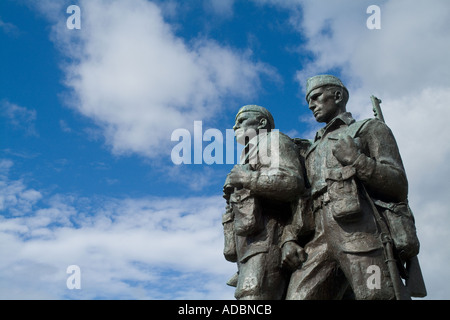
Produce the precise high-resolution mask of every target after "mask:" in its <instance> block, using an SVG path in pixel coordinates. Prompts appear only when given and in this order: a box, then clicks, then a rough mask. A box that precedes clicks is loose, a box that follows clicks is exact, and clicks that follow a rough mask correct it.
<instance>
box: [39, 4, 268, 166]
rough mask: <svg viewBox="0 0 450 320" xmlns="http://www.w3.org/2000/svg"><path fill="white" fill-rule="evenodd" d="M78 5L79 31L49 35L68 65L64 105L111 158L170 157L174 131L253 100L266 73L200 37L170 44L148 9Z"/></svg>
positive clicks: (157, 15)
mask: <svg viewBox="0 0 450 320" xmlns="http://www.w3.org/2000/svg"><path fill="white" fill-rule="evenodd" d="M45 3H46V1H44V2H43V3H42V4H40V5H39V8H40V9H41V10H42V11H43V12H45V13H46V15H47V16H48V17H49V18H50V19H55V17H56V16H57V15H56V13H55V12H56V9H55V8H54V6H55V5H53V6H50V7H49V8H47V6H46V4H45ZM79 6H80V8H81V17H82V28H81V30H76V31H74V30H68V29H67V28H66V27H65V25H63V24H62V22H61V20H60V19H59V20H54V21H55V25H54V28H53V34H52V38H53V39H54V42H55V44H56V46H57V47H59V48H60V49H61V50H62V52H63V53H64V54H65V55H66V56H67V57H69V58H70V59H71V60H70V62H69V63H68V64H67V65H65V66H64V71H65V73H66V81H65V83H66V85H67V86H68V87H69V88H70V89H71V90H72V93H73V96H72V98H71V100H70V99H68V103H69V104H70V105H71V106H72V107H73V108H75V109H76V110H78V111H79V112H81V113H82V114H83V115H85V116H87V117H89V118H91V119H93V120H94V121H95V122H96V123H97V124H98V125H99V126H100V128H101V129H102V133H103V135H104V137H105V140H106V142H107V144H108V145H109V146H111V148H112V151H113V152H115V153H117V154H122V153H130V152H133V153H138V154H141V155H145V156H147V157H150V158H154V157H157V156H160V155H161V154H165V155H167V154H170V148H171V147H172V144H171V141H170V136H171V133H172V131H173V130H174V129H176V128H189V127H191V126H192V123H193V121H194V120H211V121H213V120H214V117H215V115H216V114H217V112H219V111H220V110H222V109H223V108H224V107H225V106H224V105H223V102H222V100H223V99H225V98H229V97H233V96H234V97H237V96H241V97H250V96H252V95H253V94H255V90H256V89H257V88H258V83H259V78H260V76H261V75H263V74H266V73H269V74H272V73H273V71H272V69H271V68H269V67H268V66H266V65H264V64H262V63H259V62H254V61H252V53H251V52H249V51H245V52H239V51H237V50H234V49H233V48H230V47H226V46H222V45H221V44H218V43H217V42H215V41H213V40H210V39H207V38H204V37H199V38H197V39H192V40H190V41H187V40H184V39H182V38H180V37H177V36H176V35H175V32H174V30H173V28H172V27H171V25H169V24H168V23H167V22H166V21H165V20H164V18H163V14H162V11H161V10H160V8H159V7H158V6H157V5H156V4H155V3H153V2H149V1H145V0H126V1H125V0H117V1H104V0H95V1H80V4H79ZM60 9H61V8H60ZM52 21H53V20H52ZM58 21H59V22H58Z"/></svg>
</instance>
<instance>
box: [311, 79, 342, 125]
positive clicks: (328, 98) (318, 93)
mask: <svg viewBox="0 0 450 320" xmlns="http://www.w3.org/2000/svg"><path fill="white" fill-rule="evenodd" d="M336 98H337V97H336V95H335V93H334V92H333V91H330V90H327V89H326V87H320V88H317V89H315V90H313V91H312V92H311V93H310V95H309V100H308V103H309V109H310V110H311V111H312V113H313V114H314V118H316V120H317V122H325V123H328V122H330V121H331V120H332V119H333V118H334V117H336V116H337V115H338V114H339V112H340V109H339V107H338V105H337V104H336Z"/></svg>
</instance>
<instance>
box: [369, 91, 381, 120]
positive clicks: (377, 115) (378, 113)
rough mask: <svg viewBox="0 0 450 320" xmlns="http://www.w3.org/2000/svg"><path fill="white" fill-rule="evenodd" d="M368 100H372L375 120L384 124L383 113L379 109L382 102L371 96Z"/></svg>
mask: <svg viewBox="0 0 450 320" xmlns="http://www.w3.org/2000/svg"><path fill="white" fill-rule="evenodd" d="M370 99H371V100H372V107H373V114H374V115H375V118H377V119H379V120H381V121H383V122H384V117H383V112H381V107H380V103H381V102H382V101H381V100H380V99H378V98H377V97H375V96H371V97H370Z"/></svg>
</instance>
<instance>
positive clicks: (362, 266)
mask: <svg viewBox="0 0 450 320" xmlns="http://www.w3.org/2000/svg"><path fill="white" fill-rule="evenodd" d="M385 260H386V259H385V256H384V252H383V249H378V250H374V251H371V252H368V253H342V254H341V256H340V258H339V264H340V267H341V269H342V271H343V272H344V274H345V275H346V278H347V279H348V281H349V283H350V286H351V287H352V289H353V292H354V295H355V299H357V300H390V299H394V298H395V294H394V289H393V285H392V281H391V278H390V275H389V269H388V267H387V265H386V262H385Z"/></svg>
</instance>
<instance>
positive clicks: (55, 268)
mask: <svg viewBox="0 0 450 320" xmlns="http://www.w3.org/2000/svg"><path fill="white" fill-rule="evenodd" d="M5 180H7V179H6V178H5V177H3V178H2V182H4V181H5ZM5 183H7V184H9V185H15V184H21V186H22V188H21V189H20V190H17V191H16V194H22V195H23V194H27V193H30V192H32V193H34V192H36V191H34V190H33V189H29V188H27V187H26V186H24V185H23V183H21V182H18V181H9V180H8V181H6V182H5ZM16 197H18V196H17V195H16ZM24 198H26V199H27V200H28V201H29V206H30V207H31V208H32V210H28V212H27V214H23V215H21V216H13V215H11V214H8V213H9V212H13V211H19V210H22V205H21V204H19V203H10V204H9V205H8V206H4V207H3V208H2V212H3V213H6V214H5V216H3V217H1V219H0V244H1V245H0V256H1V257H2V259H1V260H0V282H1V283H2V286H1V287H0V297H1V298H2V299H35V298H39V299H42V298H43V299H65V298H70V299H76V298H82V299H108V298H109V299H225V298H226V299H232V297H233V290H232V288H229V287H227V286H226V281H227V280H228V278H229V277H230V276H231V275H232V274H233V273H234V272H235V266H234V265H233V264H231V263H229V262H227V261H225V260H224V258H223V255H222V248H223V247H222V246H223V236H222V226H221V214H222V210H223V207H224V203H223V199H222V198H221V197H218V196H215V197H199V198H185V199H175V198H174V199H171V198H156V197H146V198H139V199H133V198H129V199H107V198H102V199H99V198H97V199H77V198H75V197H73V196H65V195H53V196H51V197H50V198H49V200H45V201H44V200H43V201H41V202H40V203H39V204H38V205H36V198H33V197H28V198H27V197H24ZM43 202H44V203H43ZM73 264H75V265H78V266H79V267H80V269H81V281H82V289H81V290H80V291H76V290H74V291H71V290H69V289H67V287H66V280H67V278H68V277H69V275H68V274H67V273H66V268H67V267H68V266H69V265H73ZM174 281H176V282H174Z"/></svg>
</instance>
